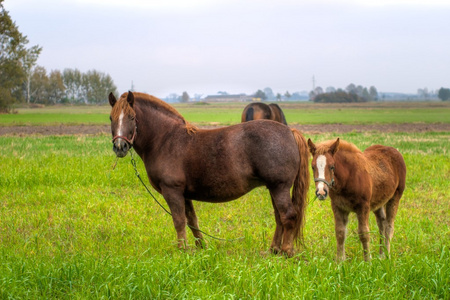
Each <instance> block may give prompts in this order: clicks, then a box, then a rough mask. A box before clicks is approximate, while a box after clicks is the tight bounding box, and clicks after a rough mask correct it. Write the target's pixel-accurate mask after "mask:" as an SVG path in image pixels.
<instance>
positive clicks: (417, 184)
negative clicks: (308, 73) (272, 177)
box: [0, 105, 450, 299]
mask: <svg viewBox="0 0 450 300" xmlns="http://www.w3.org/2000/svg"><path fill="white" fill-rule="evenodd" d="M199 107H200V106H188V105H179V107H177V108H179V109H180V111H182V113H183V114H185V116H186V119H188V120H190V121H193V122H202V121H201V120H202V118H203V116H204V115H203V113H204V112H203V110H202V109H203V107H202V109H201V111H200V112H199ZM211 107H213V106H211ZM85 109H86V110H87V111H85ZM208 109H209V106H208ZM241 109H242V107H240V106H239V105H238V106H234V105H222V106H221V105H218V106H216V110H223V112H218V113H217V114H218V115H229V116H231V115H232V114H236V113H237V114H238V116H240V111H241ZM292 109H294V108H292ZM353 109H355V110H356V111H357V113H353V112H352V113H351V110H353ZM376 109H378V112H377V113H376V114H375V115H374V117H373V118H375V119H374V121H376V122H377V123H382V122H385V121H382V120H386V119H385V116H386V115H389V114H391V113H390V112H389V111H391V109H399V108H392V107H391V108H376ZM411 109H413V108H411ZM416 109H421V110H422V114H418V113H417V115H416V116H417V117H419V116H422V117H421V119H420V120H419V122H427V121H425V120H424V119H430V120H431V119H433V117H432V116H436V115H441V113H440V112H439V110H441V111H442V115H441V117H442V120H441V121H439V122H449V121H448V118H449V117H448V115H447V116H445V115H444V113H445V111H446V109H447V108H442V107H441V108H439V109H438V108H431V111H426V110H424V109H423V108H416ZM183 110H186V112H183ZM189 110H191V112H189ZM304 110H306V107H305V109H304ZM372 110H373V109H370V108H369V109H365V110H363V109H361V108H357V107H356V108H351V107H347V108H344V109H342V110H341V111H340V112H341V113H342V114H347V115H351V114H354V115H358V119H359V120H365V119H370V118H371V117H369V116H370V115H371V114H372V113H373V112H372ZM386 110H387V111H386ZM227 111H232V112H233V113H230V112H227ZM320 111H322V113H320ZM336 111H337V112H339V111H338V108H336ZM384 112H385V113H384ZM447 112H448V111H447ZM66 113H67V111H66ZM108 113H109V108H108V107H96V108H95V109H94V110H91V109H87V108H81V109H80V111H77V112H73V115H74V117H73V119H72V121H70V122H73V123H74V124H82V123H84V122H86V121H85V120H88V121H87V122H88V123H91V120H92V119H94V118H93V116H96V117H95V118H98V120H100V119H101V121H99V123H107V121H106V122H105V121H104V118H106V119H107V118H108ZM189 113H191V116H193V117H192V118H191V119H190V118H189V117H188V116H189ZM296 113H297V112H296ZM308 113H311V114H313V112H305V113H304V114H301V112H300V110H299V112H298V114H299V115H298V118H299V120H302V119H306V118H307V117H306V115H307V114H308ZM315 113H316V114H318V116H316V118H319V119H320V118H323V119H325V118H327V116H328V115H329V113H328V111H327V110H325V109H324V108H321V110H319V111H318V112H317V111H316V112H315ZM39 114H40V112H35V113H33V112H30V111H19V114H17V115H12V116H5V115H1V116H0V126H8V125H11V124H12V123H14V122H15V121H12V122H9V121H7V119H8V118H10V117H11V118H13V117H19V116H22V115H28V116H29V117H30V120H31V119H33V118H34V119H33V120H35V121H33V122H31V121H30V122H29V123H28V121H20V122H23V123H20V122H17V123H15V124H22V125H24V124H33V125H38V124H56V123H64V122H65V121H66V118H61V119H58V118H60V116H58V117H57V116H55V115H63V116H64V115H65V113H64V109H63V110H62V111H60V110H59V108H49V109H48V111H47V112H44V111H42V115H43V116H44V117H42V116H37V115H39ZM210 114H211V113H210ZM210 114H208V115H210ZM339 114H340V113H338V115H339ZM411 114H414V113H411ZM49 115H52V116H54V117H55V118H54V119H52V121H50V122H49V123H46V122H47V121H46V120H47V118H49ZM67 115H71V113H67ZM195 115H196V116H195ZM332 115H333V114H331V116H330V118H333V116H332ZM405 115H407V113H405ZM194 116H195V117H194ZM377 116H378V117H379V119H376V117H377ZM335 117H336V118H337V117H338V116H335ZM205 118H206V117H205ZM233 118H236V116H234V117H233ZM212 119H213V118H212ZM237 119H239V117H238V118H237ZM11 120H12V119H11ZM23 120H26V119H23ZM55 120H57V121H55ZM61 120H62V121H61ZM208 120H209V119H208ZM205 122H206V121H205ZM208 122H209V121H208ZM236 122H238V121H236ZM358 122H359V121H358ZM361 122H362V121H361ZM386 122H388V121H386ZM93 123H95V122H93ZM225 123H227V121H225ZM306 137H307V138H311V139H313V141H314V142H320V141H323V140H326V139H331V138H335V137H337V135H336V134H333V133H327V134H320V135H317V134H314V135H306ZM339 137H340V138H342V139H345V140H347V141H350V142H353V143H355V144H356V145H357V146H358V147H360V148H361V149H365V148H366V147H367V146H369V145H371V144H375V143H381V144H385V145H389V146H393V147H396V148H397V149H399V151H400V152H401V153H402V154H403V155H404V158H405V161H406V165H407V169H408V173H407V187H406V190H405V193H404V195H403V198H402V200H401V203H400V207H399V211H398V215H397V218H396V222H395V234H394V239H393V241H392V246H391V258H390V259H382V260H380V259H379V258H378V257H377V251H378V248H377V246H378V239H379V237H378V233H377V232H378V230H377V226H376V222H375V217H374V216H373V215H371V217H370V228H371V241H372V243H371V250H372V256H373V260H372V261H371V262H368V263H367V262H364V260H363V255H362V249H361V248H362V247H361V245H360V242H359V238H358V235H357V224H356V218H355V215H351V217H350V221H349V227H348V238H347V241H346V254H347V257H348V260H347V261H345V262H343V263H341V264H338V263H336V262H335V252H336V250H335V247H336V241H335V238H334V223H333V214H332V212H331V208H330V203H329V200H327V201H323V202H322V201H319V200H316V199H314V197H313V184H312V180H311V186H310V200H309V205H308V208H307V214H306V227H305V246H304V247H303V246H298V247H297V253H298V254H297V255H296V256H295V257H293V258H285V257H283V256H277V255H272V254H271V253H270V252H269V251H268V250H269V246H270V242H271V239H272V235H273V231H274V228H275V220H274V217H273V209H272V207H271V203H270V198H269V194H268V192H267V191H266V190H265V189H264V188H258V189H255V190H253V191H252V192H250V193H249V194H247V195H245V196H244V197H242V198H240V199H238V200H236V201H232V202H228V203H224V204H211V203H200V202H195V203H194V206H195V208H196V211H197V215H198V218H199V223H200V227H201V229H203V230H204V231H206V232H208V233H211V234H213V235H215V236H217V237H220V238H224V239H235V238H241V237H242V239H239V240H235V241H226V242H224V241H218V240H215V239H211V238H206V242H207V244H208V248H207V249H204V250H201V249H195V248H194V247H192V248H191V249H190V250H187V251H181V250H178V249H177V247H176V240H175V239H176V235H175V229H174V227H173V224H172V220H171V217H170V216H168V215H167V214H166V213H165V212H164V211H163V210H162V208H160V207H159V206H158V205H157V204H156V203H155V202H154V200H152V199H151V197H150V196H149V195H148V194H147V192H146V191H145V189H144V187H143V186H142V185H141V184H140V182H139V181H138V179H137V178H136V176H135V174H134V170H133V168H132V166H131V164H130V156H129V155H128V156H127V157H125V158H123V159H121V160H119V161H118V164H117V166H116V168H115V170H112V165H113V164H114V162H115V157H114V154H113V151H112V149H111V143H110V137H109V135H97V136H27V137H17V136H2V137H0V144H1V146H2V147H1V148H2V150H3V151H2V152H1V153H0V191H1V192H0V216H1V217H0V262H1V263H0V299H61V298H64V299H125V298H127V299H249V298H250V299H290V298H294V299H303V298H305V299H380V298H383V299H449V298H450V247H449V245H450V201H449V196H450V193H449V192H448V191H449V189H450V183H449V178H450V155H449V151H450V143H449V141H450V132H428V133H383V132H365V133H356V132H352V133H346V134H340V135H339ZM137 161H138V169H139V172H140V174H145V171H144V167H143V164H142V162H141V160H140V159H137ZM144 179H145V180H146V181H147V179H146V178H145V176H144ZM155 196H156V197H157V199H158V200H159V201H160V202H162V203H163V204H164V205H165V202H164V199H163V198H162V197H161V196H160V195H159V194H157V193H156V192H155ZM188 237H189V244H190V245H193V242H194V241H193V238H192V234H191V232H190V231H188Z"/></svg>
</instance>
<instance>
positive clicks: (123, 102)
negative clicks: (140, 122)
mask: <svg viewBox="0 0 450 300" xmlns="http://www.w3.org/2000/svg"><path fill="white" fill-rule="evenodd" d="M109 104H111V107H112V109H111V114H110V120H111V133H112V136H113V139H112V142H113V150H114V152H115V153H116V155H117V156H118V157H124V156H125V155H127V153H128V150H130V149H131V147H132V146H133V142H134V139H135V137H136V113H135V111H134V108H133V106H134V95H133V93H132V92H128V95H127V94H123V95H122V96H121V97H120V99H119V100H118V101H117V99H116V97H115V96H114V94H113V93H110V94H109Z"/></svg>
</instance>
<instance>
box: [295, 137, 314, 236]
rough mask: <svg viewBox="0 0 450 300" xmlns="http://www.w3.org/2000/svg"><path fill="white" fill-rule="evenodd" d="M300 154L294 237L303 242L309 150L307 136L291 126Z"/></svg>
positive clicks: (296, 186)
mask: <svg viewBox="0 0 450 300" xmlns="http://www.w3.org/2000/svg"><path fill="white" fill-rule="evenodd" d="M291 131H292V134H293V135H294V138H295V141H296V142H297V145H298V152H299V154H300V165H299V168H298V173H297V176H296V178H295V182H294V188H293V189H292V203H293V204H294V207H295V210H296V212H297V221H296V224H295V225H296V226H295V229H294V239H295V240H297V241H300V242H301V243H303V227H304V226H305V209H306V205H307V203H308V202H307V201H308V190H309V181H310V178H309V165H308V164H309V151H308V144H307V143H306V139H305V137H304V136H303V135H302V134H301V133H300V131H298V130H297V129H294V128H291Z"/></svg>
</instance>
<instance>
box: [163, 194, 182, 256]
mask: <svg viewBox="0 0 450 300" xmlns="http://www.w3.org/2000/svg"><path fill="white" fill-rule="evenodd" d="M161 192H162V195H163V196H164V199H165V200H166V202H167V204H168V205H169V208H170V212H171V213H172V220H173V225H174V226H175V230H176V232H177V241H178V248H180V249H186V248H187V238H186V214H185V199H184V196H183V194H182V193H180V192H179V191H177V190H176V189H172V188H170V187H162V188H161Z"/></svg>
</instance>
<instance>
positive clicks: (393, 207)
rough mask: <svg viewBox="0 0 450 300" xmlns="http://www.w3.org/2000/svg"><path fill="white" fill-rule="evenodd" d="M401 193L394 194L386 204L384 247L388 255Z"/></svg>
mask: <svg viewBox="0 0 450 300" xmlns="http://www.w3.org/2000/svg"><path fill="white" fill-rule="evenodd" d="M401 197H402V193H400V192H398V191H397V192H395V194H394V197H392V199H391V200H389V202H388V203H386V221H387V222H386V223H387V224H386V228H385V246H386V251H387V253H388V254H389V253H390V251H391V240H392V237H393V236H394V220H395V216H396V215H397V209H398V204H399V203H400V198H401Z"/></svg>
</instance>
